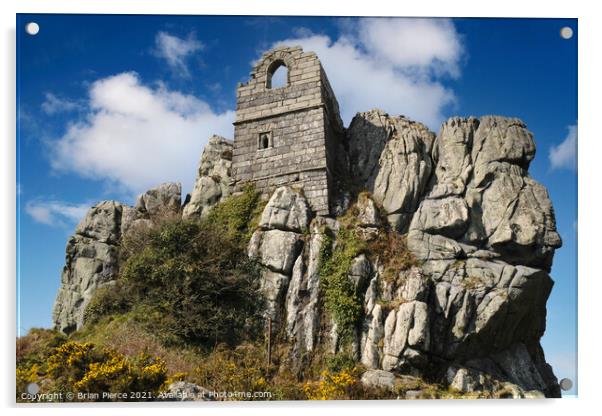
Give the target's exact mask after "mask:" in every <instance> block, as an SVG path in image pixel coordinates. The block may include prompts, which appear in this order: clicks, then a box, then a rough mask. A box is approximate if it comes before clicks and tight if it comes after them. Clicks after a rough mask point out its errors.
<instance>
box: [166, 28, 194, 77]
mask: <svg viewBox="0 0 602 416" xmlns="http://www.w3.org/2000/svg"><path fill="white" fill-rule="evenodd" d="M201 49H203V44H202V43H201V42H200V41H198V40H197V39H196V37H195V35H194V33H191V34H190V35H188V37H187V38H186V39H182V38H179V37H177V36H174V35H170V34H169V33H167V32H159V33H157V36H156V37H155V54H156V55H157V56H158V57H160V58H163V59H165V60H166V61H167V64H168V65H169V67H170V68H171V69H172V70H173V71H174V73H175V74H176V75H179V76H182V77H185V78H187V77H189V76H190V71H189V70H188V65H187V60H188V58H189V56H190V55H192V54H193V53H194V52H196V51H198V50H201Z"/></svg>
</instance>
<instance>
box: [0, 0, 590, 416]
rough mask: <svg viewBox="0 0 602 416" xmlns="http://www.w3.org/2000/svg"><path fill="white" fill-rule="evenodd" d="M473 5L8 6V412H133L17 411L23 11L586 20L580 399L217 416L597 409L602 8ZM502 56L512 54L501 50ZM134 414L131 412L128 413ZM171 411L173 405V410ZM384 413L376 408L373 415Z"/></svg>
mask: <svg viewBox="0 0 602 416" xmlns="http://www.w3.org/2000/svg"><path fill="white" fill-rule="evenodd" d="M484 3H485V2H484V1H480V2H476V1H470V0H452V1H441V2H437V1H429V0H421V1H413V2H394V1H384V0H370V1H368V2H366V1H363V2H360V1H351V0H345V1H341V2H330V3H327V2H326V1H324V0H302V1H294V2H293V1H288V2H286V1H275V0H271V1H269V0H229V1H226V0H222V1H193V0H162V1H156V0H144V1H142V0H138V1H135V0H133V1H132V0H130V1H127V2H126V1H125V0H104V1H86V0H79V1H69V0H19V1H16V0H3V1H2V2H0V11H1V12H2V13H1V14H0V20H1V21H2V29H3V30H2V35H3V38H2V43H1V48H2V51H1V55H0V62H2V63H3V64H2V65H0V67H1V68H0V71H1V72H2V76H1V77H0V82H1V84H0V91H2V95H3V98H2V100H1V104H0V105H1V106H2V109H1V111H0V121H1V122H0V125H1V126H2V129H3V133H4V134H3V136H4V137H3V140H2V149H1V150H0V155H1V157H2V169H1V175H2V179H1V181H0V187H1V195H2V197H3V198H2V204H0V207H1V208H0V209H1V211H0V221H1V224H0V229H1V230H2V235H3V238H2V239H1V242H0V244H1V245H0V256H1V257H0V264H2V266H3V267H4V273H3V274H2V281H3V284H4V287H3V290H2V296H3V298H4V299H3V300H4V302H2V303H3V304H4V305H5V310H4V313H3V314H2V316H4V318H5V326H4V328H6V330H5V331H4V335H3V337H4V340H3V341H4V342H2V344H1V345H2V354H1V357H2V367H1V368H0V373H1V375H0V392H2V398H3V406H6V407H12V409H9V412H10V413H12V412H13V411H19V413H20V414H30V413H34V412H36V413H39V412H43V413H44V414H60V415H64V414H78V415H80V414H82V412H85V414H86V415H96V414H101V415H106V413H107V411H110V412H114V411H115V410H117V409H118V408H120V407H123V405H121V406H120V405H117V406H114V405H102V404H100V405H92V406H87V407H85V410H84V409H82V407H76V406H64V407H59V408H56V407H50V408H49V407H44V408H40V407H31V406H29V407H24V408H23V407H22V408H20V409H15V408H14V405H13V398H14V395H13V394H14V393H13V392H14V348H15V347H14V345H15V343H14V337H15V331H14V328H15V299H14V293H15V284H14V276H15V126H14V124H15V13H17V12H19V13H41V12H44V13H116V14H249V15H252V14H259V15H261V14H301V15H338V16H343V15H346V16H391V15H399V16H452V17H483V16H487V17H494V16H495V17H577V18H579V28H578V32H579V33H578V36H579V135H580V137H581V140H580V143H579V190H580V192H579V222H580V224H582V225H584V226H582V227H580V229H579V291H578V293H579V316H580V322H579V398H578V399H561V400H546V401H543V402H541V401H540V402H534V401H530V402H526V401H512V402H510V401H507V402H506V401H504V402H500V401H495V402H494V401H488V402H484V401H479V402H449V401H436V402H432V401H430V402H403V403H387V402H352V403H351V402H350V403H344V402H343V403H340V402H339V403H325V404H316V403H310V402H299V403H293V404H290V403H251V404H248V403H245V404H239V403H238V404H226V405H224V406H218V407H215V406H211V407H210V408H208V409H207V411H208V412H209V413H221V414H224V413H232V411H237V412H240V413H244V414H245V415H247V414H248V415H254V414H257V415H262V416H263V415H266V414H282V413H283V411H286V413H287V414H292V415H294V414H300V415H301V414H302V415H306V414H307V413H308V412H312V413H313V412H316V411H317V410H318V409H321V410H324V411H330V412H332V411H335V412H336V411H341V410H342V411H344V412H353V413H356V412H357V413H361V414H366V413H373V412H374V411H376V412H378V413H381V412H391V413H396V414H397V413H402V412H403V413H406V412H416V411H417V412H420V413H421V414H422V413H427V414H428V413H430V412H433V413H435V412H437V413H441V412H442V411H444V412H448V411H451V412H454V413H456V412H459V411H460V412H468V413H472V412H474V413H477V412H478V414H482V413H483V412H484V411H486V412H487V413H488V415H497V414H500V415H504V416H506V415H507V414H508V412H516V411H519V412H520V411H521V410H528V411H531V412H536V413H537V414H546V415H548V414H551V415H553V414H562V415H566V414H578V413H581V412H585V413H586V414H587V413H588V412H587V410H589V409H590V408H595V407H598V406H596V404H597V403H596V399H597V398H598V396H600V389H601V388H602V384H601V381H600V378H601V372H600V357H599V356H600V354H599V351H600V342H599V341H600V335H599V332H600V319H599V316H600V306H599V304H600V303H601V300H600V299H597V298H598V297H600V296H601V295H602V290H600V289H601V288H600V281H601V280H602V277H600V276H598V275H597V274H598V273H597V271H598V267H597V266H598V264H596V262H595V260H596V259H597V258H599V257H600V255H601V254H600V253H601V252H602V247H600V241H601V239H600V235H601V233H602V229H601V227H600V223H601V218H602V216H600V215H599V214H598V212H599V211H600V210H599V204H598V203H599V202H600V192H601V191H600V180H599V178H600V177H601V176H602V175H600V174H599V171H598V169H596V168H597V167H598V165H599V164H600V158H601V157H602V146H601V145H600V143H601V139H602V138H601V137H599V134H596V133H597V132H598V130H599V129H596V127H597V126H596V121H597V119H599V115H598V114H597V113H598V112H599V111H600V107H601V105H600V102H599V101H600V97H602V91H601V89H600V76H599V74H600V73H602V67H601V65H600V52H601V50H602V48H600V44H599V42H600V40H601V39H602V29H601V28H602V21H601V19H600V15H599V14H597V13H596V10H595V2H593V1H592V2H577V1H546V2H531V3H529V2H527V1H525V0H499V1H497V2H495V3H494V4H492V3H489V4H487V5H485V4H484ZM500 53H503V51H501V52H500ZM132 406H134V408H136V409H137V410H134V408H133V409H131V410H130V412H131V411H134V412H139V411H140V410H141V409H140V407H141V406H140V405H135V404H133V405H132ZM128 407H131V406H128ZM169 407H171V408H173V406H172V405H170V406H169ZM198 407H199V406H192V407H191V406H188V405H183V406H178V407H177V409H174V410H176V411H177V412H178V413H179V412H184V413H189V411H190V413H192V412H193V411H194V410H196V411H195V412H194V413H196V414H199V411H198ZM373 409H374V410H373ZM165 411H166V410H165V408H164V407H158V406H152V405H150V406H149V405H146V406H144V412H145V413H149V414H161V415H164V414H165Z"/></svg>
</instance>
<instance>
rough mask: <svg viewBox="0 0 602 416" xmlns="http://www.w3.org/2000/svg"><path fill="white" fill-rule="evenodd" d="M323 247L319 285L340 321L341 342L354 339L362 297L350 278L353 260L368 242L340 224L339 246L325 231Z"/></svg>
mask: <svg viewBox="0 0 602 416" xmlns="http://www.w3.org/2000/svg"><path fill="white" fill-rule="evenodd" d="M323 235H324V242H323V244H322V247H321V250H320V265H321V266H320V285H321V289H322V291H323V293H324V306H325V308H326V310H327V311H328V312H329V313H330V314H331V315H332V317H333V319H334V321H335V322H336V324H337V328H338V333H339V337H340V342H341V344H346V343H348V342H349V341H351V340H352V338H353V333H354V329H355V327H356V325H357V323H358V322H359V319H360V318H361V316H362V297H361V295H360V293H358V290H357V289H356V288H355V287H354V284H353V282H352V281H351V280H350V279H349V277H348V273H349V270H350V268H351V262H352V261H353V259H354V258H355V257H357V256H359V255H360V254H361V253H363V252H364V251H365V250H366V247H367V246H366V243H365V242H364V241H363V240H361V239H360V238H359V237H358V236H357V235H356V231H355V230H354V229H352V228H349V229H348V228H346V227H344V226H341V228H340V229H339V232H338V235H337V238H336V245H335V244H334V240H333V238H332V237H331V236H330V235H329V234H327V233H324V234H323Z"/></svg>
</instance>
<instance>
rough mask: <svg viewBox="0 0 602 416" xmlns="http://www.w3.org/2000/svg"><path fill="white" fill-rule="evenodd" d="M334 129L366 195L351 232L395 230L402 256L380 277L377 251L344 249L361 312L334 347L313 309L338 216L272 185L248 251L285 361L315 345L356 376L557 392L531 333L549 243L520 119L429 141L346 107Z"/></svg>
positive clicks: (540, 317) (462, 121) (451, 125)
mask: <svg viewBox="0 0 602 416" xmlns="http://www.w3.org/2000/svg"><path fill="white" fill-rule="evenodd" d="M347 137H348V140H349V142H348V149H349V155H348V158H349V161H350V167H349V169H350V175H351V177H352V179H353V181H354V186H356V189H363V190H368V191H371V192H372V196H371V197H367V196H366V194H365V193H364V194H361V195H360V197H359V198H358V199H357V201H356V202H355V204H354V205H353V206H352V208H353V210H352V211H348V212H347V214H346V216H347V217H348V216H349V215H355V219H354V222H353V225H352V227H353V228H352V232H355V233H356V235H357V236H359V237H360V238H361V239H364V240H365V241H368V242H369V241H372V240H374V239H375V238H379V237H378V236H379V235H383V233H388V232H391V231H396V232H402V233H403V232H406V233H407V234H406V237H405V238H406V241H407V251H408V253H407V254H408V255H410V256H412V257H413V258H414V259H415V261H414V262H412V264H410V265H405V267H399V268H398V269H397V270H394V273H393V276H390V275H389V276H387V273H389V274H390V270H386V264H387V263H388V262H389V263H390V260H391V259H387V258H385V257H384V256H383V253H365V254H360V255H359V256H358V257H356V258H355V259H353V261H352V262H351V267H350V269H349V275H348V276H349V279H350V281H352V283H353V286H354V287H355V288H356V290H357V291H358V293H357V296H358V299H361V301H362V304H363V314H362V318H361V322H357V325H356V327H355V333H356V336H355V341H353V342H352V343H351V345H347V346H345V345H344V344H343V343H341V341H340V339H339V338H338V335H337V333H338V332H339V330H338V328H337V322H335V320H334V319H333V317H332V316H329V315H328V313H324V311H323V309H321V306H320V305H321V299H322V296H323V293H321V288H320V273H319V270H320V261H321V255H320V253H321V252H322V249H323V244H324V240H325V238H326V236H327V235H330V236H338V231H339V229H341V228H342V227H349V218H347V219H346V220H345V221H346V223H347V224H345V225H344V224H342V223H339V221H338V220H336V219H331V218H327V217H322V216H314V217H313V219H312V215H311V213H308V210H307V208H306V207H307V203H306V201H304V199H303V196H302V194H299V193H297V192H296V191H293V190H292V189H290V188H287V187H282V188H279V189H277V190H276V192H275V193H274V194H273V195H272V197H271V199H270V203H269V204H268V206H267V207H266V209H265V210H264V213H263V216H262V222H261V227H260V229H259V230H258V231H257V232H256V233H255V234H254V236H253V238H252V240H251V244H250V247H249V254H250V255H251V256H254V257H257V258H258V259H259V261H260V263H261V264H262V265H264V267H265V271H264V273H263V275H262V287H263V288H264V293H265V294H266V296H267V298H268V301H269V305H270V306H269V310H268V314H269V315H270V316H271V317H272V318H273V319H274V320H275V321H276V322H277V325H282V327H283V328H284V332H285V334H286V337H287V338H288V340H289V342H290V343H291V344H292V345H293V346H294V347H293V348H292V353H291V355H292V360H293V361H295V360H303V357H306V356H307V354H311V353H312V352H313V351H315V350H316V349H317V346H318V344H324V348H325V350H327V351H331V352H337V351H342V350H346V351H348V352H350V353H352V354H353V355H354V356H355V358H356V359H357V360H358V361H361V363H362V364H363V365H364V366H365V367H366V368H368V369H369V372H368V373H367V374H366V375H365V376H364V379H363V381H364V383H365V384H367V385H373V386H377V385H379V386H380V385H391V384H392V383H393V381H391V380H390V378H391V376H390V374H397V375H402V374H403V375H414V376H419V377H427V378H429V377H430V378H431V379H432V378H434V379H435V380H436V381H437V382H441V383H444V384H447V385H450V386H451V387H453V388H454V389H457V390H460V391H464V392H474V391H483V390H492V389H493V390H496V391H498V393H499V394H500V395H502V394H506V393H503V392H504V391H506V392H507V395H508V396H509V397H541V396H542V395H546V396H548V397H557V396H559V394H560V391H559V388H558V384H557V380H556V378H555V376H554V374H553V372H552V370H551V367H550V366H549V365H548V364H547V363H546V362H545V357H544V354H543V351H542V349H541V346H540V345H539V340H540V338H541V336H542V335H543V333H544V331H545V317H546V301H547V298H548V296H549V293H550V291H551V288H552V285H553V281H552V280H551V278H550V276H549V274H548V273H549V270H550V267H551V264H552V257H553V253H554V250H555V249H556V248H558V247H560V244H561V240H560V237H559V235H558V233H557V231H556V226H555V220H554V211H553V209H552V205H551V202H550V199H549V197H548V195H547V192H546V190H545V188H544V187H543V186H542V185H540V184H538V183H537V182H536V181H534V180H533V179H532V178H530V177H529V174H528V167H529V163H530V161H531V160H532V159H533V157H534V154H535V144H534V142H533V138H532V135H531V133H530V132H529V131H528V130H527V129H526V126H525V125H524V124H523V123H522V122H521V121H520V120H516V119H508V118H503V117H493V116H487V117H483V118H481V119H480V120H479V119H476V118H452V119H450V120H448V121H447V122H446V123H444V124H443V126H442V128H441V131H440V133H439V135H437V137H436V138H435V137H434V135H433V134H432V133H430V132H429V131H428V129H426V128H425V127H424V126H422V125H420V124H418V123H414V122H411V121H409V120H407V119H405V118H401V117H397V118H393V117H389V116H387V115H386V114H385V113H383V112H380V111H372V112H368V113H361V114H358V115H357V116H356V118H355V119H354V121H353V122H352V124H351V126H350V128H349V129H348V131H347ZM349 212H351V213H352V214H349ZM381 215H382V216H384V217H385V218H386V221H385V222H384V223H383V222H382V221H381V220H380V218H381ZM305 230H309V232H306V231H305ZM336 244H337V242H336V238H335V245H336ZM368 254H370V255H368Z"/></svg>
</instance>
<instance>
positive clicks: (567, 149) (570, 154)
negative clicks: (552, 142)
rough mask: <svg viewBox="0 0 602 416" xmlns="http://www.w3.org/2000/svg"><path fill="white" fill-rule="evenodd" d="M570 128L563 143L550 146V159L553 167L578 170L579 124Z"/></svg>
mask: <svg viewBox="0 0 602 416" xmlns="http://www.w3.org/2000/svg"><path fill="white" fill-rule="evenodd" d="M568 130H569V131H568V134H567V135H566V137H565V139H564V140H563V141H562V143H560V144H559V145H556V146H552V147H551V148H550V153H549V159H550V165H551V167H552V169H562V168H564V169H571V170H577V126H576V125H573V126H569V127H568Z"/></svg>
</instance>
